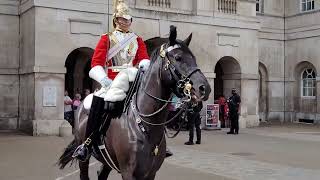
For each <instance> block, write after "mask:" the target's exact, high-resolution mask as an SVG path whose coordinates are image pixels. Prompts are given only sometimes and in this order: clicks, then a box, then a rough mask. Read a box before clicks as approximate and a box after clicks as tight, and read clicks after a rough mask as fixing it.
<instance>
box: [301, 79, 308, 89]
mask: <svg viewBox="0 0 320 180" xmlns="http://www.w3.org/2000/svg"><path fill="white" fill-rule="evenodd" d="M302 87H303V88H305V87H307V80H305V79H304V80H302Z"/></svg>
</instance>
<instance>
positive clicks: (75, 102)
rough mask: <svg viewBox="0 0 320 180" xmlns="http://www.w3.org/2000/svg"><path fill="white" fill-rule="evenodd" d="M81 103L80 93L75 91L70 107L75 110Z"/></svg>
mask: <svg viewBox="0 0 320 180" xmlns="http://www.w3.org/2000/svg"><path fill="white" fill-rule="evenodd" d="M80 104H81V95H80V93H76V95H75V96H74V99H73V103H72V107H73V110H74V111H76V110H77V109H78V107H79V106H80Z"/></svg>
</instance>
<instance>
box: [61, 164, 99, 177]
mask: <svg viewBox="0 0 320 180" xmlns="http://www.w3.org/2000/svg"><path fill="white" fill-rule="evenodd" d="M98 162H99V161H95V162H93V163H90V164H89V167H90V166H94V165H96V164H98ZM78 172H80V169H77V170H75V171H73V172H71V173H68V174H66V175H64V176H61V177H58V178H56V180H63V179H65V178H67V177H69V176H72V175H74V174H77V173H78Z"/></svg>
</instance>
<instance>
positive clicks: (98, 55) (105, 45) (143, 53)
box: [91, 34, 149, 80]
mask: <svg viewBox="0 0 320 180" xmlns="http://www.w3.org/2000/svg"><path fill="white" fill-rule="evenodd" d="M137 42H138V49H137V53H136V56H135V58H134V60H133V61H132V65H133V66H136V65H137V64H139V62H140V61H141V60H143V59H149V55H148V53H147V48H146V45H145V43H144V42H143V40H142V38H141V37H138V38H137ZM109 44H110V42H109V37H108V35H107V34H104V35H102V36H101V39H100V41H99V42H98V44H97V46H96V49H95V50H94V53H93V56H92V61H91V68H93V67H94V66H97V65H100V66H102V67H104V66H105V65H106V66H107V67H110V66H112V61H110V60H109V61H108V62H106V57H107V54H108V50H109ZM118 73H119V72H113V71H112V70H111V69H108V77H109V78H110V79H112V80H113V79H114V78H115V77H116V76H117V74H118Z"/></svg>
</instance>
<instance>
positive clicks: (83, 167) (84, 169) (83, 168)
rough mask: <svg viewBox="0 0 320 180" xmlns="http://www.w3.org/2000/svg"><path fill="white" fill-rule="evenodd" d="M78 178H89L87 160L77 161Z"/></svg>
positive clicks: (86, 179)
mask: <svg viewBox="0 0 320 180" xmlns="http://www.w3.org/2000/svg"><path fill="white" fill-rule="evenodd" d="M79 168H80V180H89V160H88V161H85V162H81V161H79Z"/></svg>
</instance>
